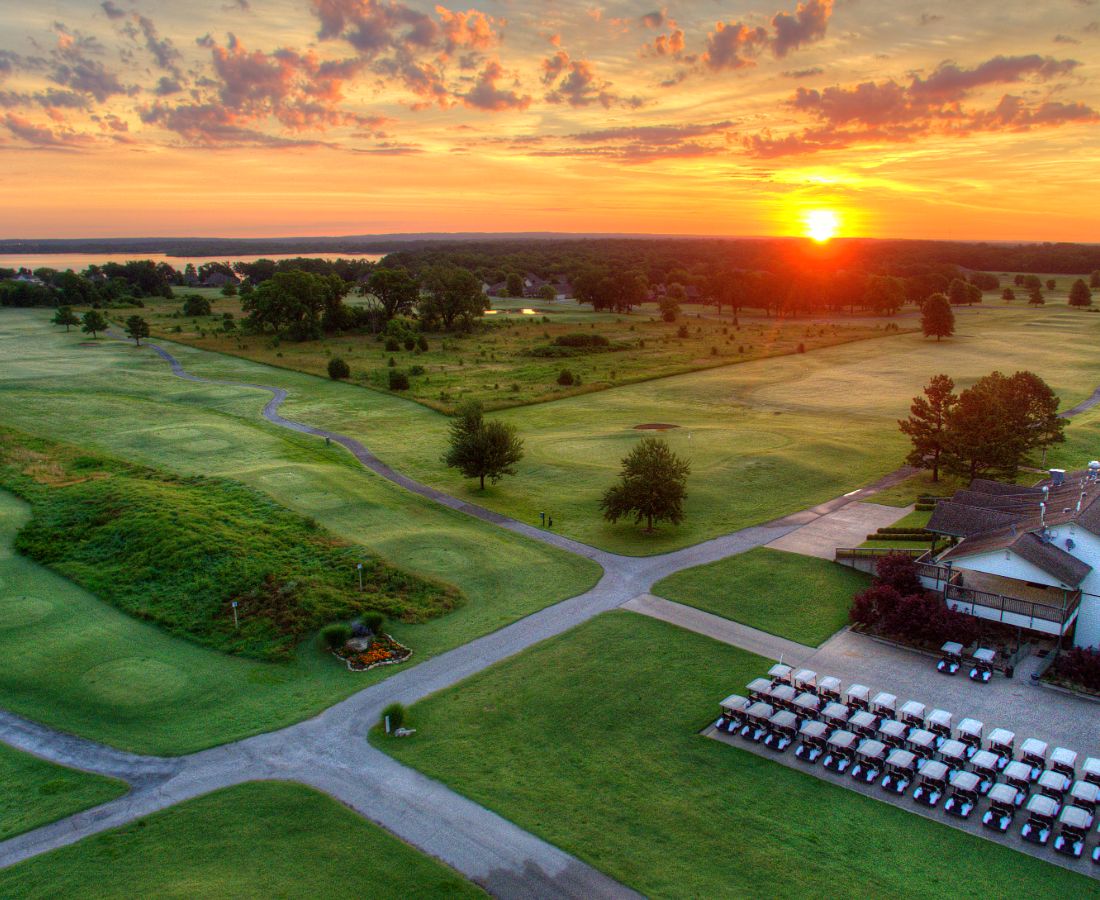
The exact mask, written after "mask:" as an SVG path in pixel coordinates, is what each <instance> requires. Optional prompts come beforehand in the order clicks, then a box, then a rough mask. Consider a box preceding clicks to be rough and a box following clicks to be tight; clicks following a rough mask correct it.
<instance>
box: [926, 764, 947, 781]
mask: <svg viewBox="0 0 1100 900" xmlns="http://www.w3.org/2000/svg"><path fill="white" fill-rule="evenodd" d="M920 777H921V778H927V779H928V780H929V781H946V780H947V766H945V765H944V764H943V763H941V762H939V761H938V760H935V759H930V760H928V762H926V763H925V764H924V765H923V766H921V767H920Z"/></svg>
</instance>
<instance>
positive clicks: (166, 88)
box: [153, 75, 183, 97]
mask: <svg viewBox="0 0 1100 900" xmlns="http://www.w3.org/2000/svg"><path fill="white" fill-rule="evenodd" d="M182 90H183V85H181V84H180V83H179V82H178V81H176V79H175V78H169V77H168V76H167V75H161V76H160V80H159V81H157V86H156V87H155V88H153V93H154V94H156V95H157V96H158V97H168V96H170V95H171V94H178V93H179V92H180V91H182Z"/></svg>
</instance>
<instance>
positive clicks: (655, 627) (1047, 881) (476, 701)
mask: <svg viewBox="0 0 1100 900" xmlns="http://www.w3.org/2000/svg"><path fill="white" fill-rule="evenodd" d="M768 665H769V663H768V661H767V660H764V659H762V658H760V657H757V656H753V655H752V654H749V653H745V652H744V651H741V650H737V649H735V648H733V647H729V646H727V645H724V644H720V643H718V642H716V641H711V640H709V639H707V638H705V637H701V636H699V635H696V634H691V633H689V632H686V631H682V630H680V629H677V628H675V627H674V626H672V625H668V624H666V623H664V622H659V621H656V620H654V619H649V618H646V617H643V616H638V615H634V614H632V613H627V612H614V613H609V614H607V615H604V616H600V617H599V618H597V619H594V620H592V621H591V622H589V623H587V624H585V625H582V626H580V627H579V628H577V629H575V630H574V631H572V632H569V633H568V634H566V635H563V636H561V637H558V638H554V639H553V640H550V641H547V642H545V643H543V644H539V645H537V646H536V647H534V648H532V649H531V650H528V651H527V652H525V653H523V654H522V655H520V656H518V657H516V658H514V659H511V660H507V661H505V662H503V663H501V664H499V665H497V666H494V667H493V668H491V669H489V670H487V671H485V672H483V673H481V674H479V675H477V676H474V677H473V678H471V679H470V680H468V681H466V682H464V683H463V684H461V685H458V686H457V687H455V688H452V689H450V690H447V691H443V692H442V693H440V694H437V695H435V696H434V697H431V698H429V699H427V700H425V701H422V702H421V703H418V704H416V705H415V706H414V707H413V708H412V710H411V712H410V718H411V721H412V724H413V726H414V727H416V728H417V733H416V734H415V735H414V736H413V737H411V738H409V739H407V740H405V741H392V740H380V741H379V744H380V746H382V747H383V748H384V749H385V750H386V751H387V752H389V753H392V754H393V755H394V756H396V757H398V758H399V759H401V760H402V761H404V762H407V763H410V764H412V765H415V766H416V767H417V768H418V769H420V770H422V771H424V772H426V773H427V774H429V775H431V776H432V777H434V778H438V779H440V780H442V781H444V782H446V783H447V784H448V785H450V786H452V787H454V788H455V789H456V790H458V791H460V792H462V793H463V794H465V795H466V796H468V797H470V798H472V799H474V800H476V801H477V802H479V803H483V804H484V805H486V806H488V807H489V808H490V809H493V810H495V811H496V812H498V813H500V814H501V815H503V816H505V817H506V818H508V819H511V820H512V821H514V822H516V823H517V824H519V825H520V826H521V827H523V828H526V829H529V830H531V831H533V832H535V833H536V834H538V835H539V836H541V837H543V838H546V839H547V840H549V841H551V842H553V843H554V844H556V845H557V846H559V847H561V848H562V849H564V850H566V851H568V852H570V853H573V854H575V855H577V856H578V857H580V858H582V859H583V860H585V861H586V862H588V863H590V864H592V865H594V866H596V867H597V868H599V869H602V870H603V871H605V872H607V873H608V874H609V875H611V876H612V877H613V878H616V879H618V880H620V881H622V882H624V883H626V884H627V885H629V886H631V887H633V888H635V889H636V890H639V891H641V892H643V893H644V894H646V895H648V896H652V897H861V896H874V897H890V896H899V897H901V896H904V897H928V898H937V900H938V898H942V897H943V896H945V895H950V896H951V897H974V898H984V897H1026V896H1043V897H1051V896H1076V895H1079V894H1088V893H1090V892H1093V891H1094V889H1095V883H1094V882H1092V881H1091V880H1089V879H1087V878H1084V877H1082V876H1080V875H1077V874H1074V873H1071V872H1067V871H1065V870H1063V869H1060V868H1056V867H1054V866H1051V865H1049V864H1047V863H1045V862H1042V861H1039V860H1035V859H1033V858H1031V857H1029V856H1025V855H1024V854H1021V853H1015V852H1013V851H1012V850H1009V849H1006V848H1004V847H1001V846H999V845H996V844H990V843H988V842H986V841H982V840H981V839H979V838H975V837H973V836H971V835H968V834H964V833H962V832H958V831H955V830H954V829H951V828H949V827H948V826H946V825H941V824H939V823H938V822H935V821H930V820H927V819H923V818H921V817H919V816H915V815H912V814H911V813H908V812H906V811H904V810H901V809H897V808H895V807H892V806H888V805H885V804H881V803H877V802H875V801H874V800H871V799H869V798H866V797H863V796H861V795H859V794H855V793H853V792H851V791H847V790H845V789H844V788H841V787H836V786H834V785H832V784H828V783H825V782H822V781H820V780H818V779H816V778H814V777H813V776H811V775H807V774H803V773H800V772H797V771H793V770H791V769H788V768H786V767H784V766H779V765H776V764H775V763H773V762H771V761H769V760H767V759H762V758H760V757H756V756H754V755H752V754H749V753H745V752H743V751H740V750H738V749H736V748H733V747H728V746H726V745H724V744H719V743H718V742H716V741H711V740H708V739H707V738H704V737H702V736H701V735H699V734H698V733H697V732H698V730H699V729H700V728H701V727H703V726H704V725H705V724H706V723H707V722H708V721H709V720H710V719H712V718H713V717H714V715H715V713H716V711H717V706H718V701H719V700H721V699H722V698H723V697H725V696H726V695H727V694H729V693H730V691H732V690H735V689H737V688H738V686H741V685H744V684H745V683H746V682H747V681H749V679H750V678H752V677H754V676H756V675H759V674H761V673H762V672H763V671H764V670H765V669H766V667H767V666H768Z"/></svg>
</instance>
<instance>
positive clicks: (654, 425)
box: [634, 422, 680, 431]
mask: <svg viewBox="0 0 1100 900" xmlns="http://www.w3.org/2000/svg"><path fill="white" fill-rule="evenodd" d="M679 427H680V426H679V425H670V424H669V423H668V422H646V424H645V425H635V426H634V430H635V431H668V430H669V429H672V428H679Z"/></svg>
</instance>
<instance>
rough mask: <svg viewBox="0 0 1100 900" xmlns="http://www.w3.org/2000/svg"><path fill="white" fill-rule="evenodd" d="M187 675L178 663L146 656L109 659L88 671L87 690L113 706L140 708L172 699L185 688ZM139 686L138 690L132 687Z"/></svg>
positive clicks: (86, 677)
mask: <svg viewBox="0 0 1100 900" xmlns="http://www.w3.org/2000/svg"><path fill="white" fill-rule="evenodd" d="M188 681H189V679H188V677H187V674H186V673H185V672H183V671H181V670H180V668H179V667H178V666H173V665H169V664H168V663H164V662H160V661H159V660H156V659H150V658H149V657H145V656H129V657H124V658H122V659H115V660H111V662H106V663H103V664H101V665H98V666H95V667H93V668H91V669H89V670H88V672H87V673H86V674H85V676H84V683H85V685H86V686H87V688H88V693H89V694H91V695H92V696H94V697H98V698H99V699H101V700H102V701H104V702H105V703H107V704H109V705H111V706H116V707H141V706H146V705H148V704H150V703H163V702H164V701H165V700H175V699H176V698H177V697H179V696H181V695H182V694H183V693H184V691H186V690H187V685H188ZM137 685H140V686H141V689H140V690H135V686H137Z"/></svg>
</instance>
